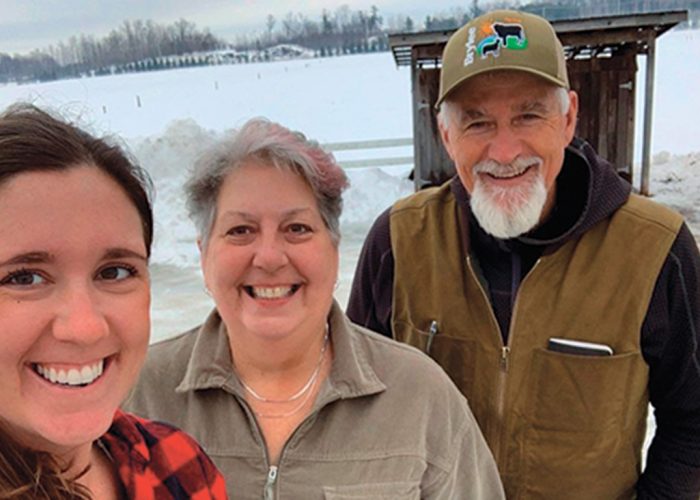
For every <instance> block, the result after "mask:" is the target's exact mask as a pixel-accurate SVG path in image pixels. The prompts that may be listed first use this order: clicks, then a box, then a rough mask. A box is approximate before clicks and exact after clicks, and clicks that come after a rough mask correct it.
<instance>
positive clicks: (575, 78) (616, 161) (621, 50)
mask: <svg viewBox="0 0 700 500" xmlns="http://www.w3.org/2000/svg"><path fill="white" fill-rule="evenodd" d="M687 17H688V14H687V11H684V10H682V11H668V12H653V13H645V14H633V15H617V16H606V17H595V18H588V19H576V20H559V21H552V26H554V29H555V31H556V33H557V36H558V37H559V39H560V40H561V42H562V44H563V45H564V51H565V53H566V57H567V66H568V70H569V80H570V83H571V88H572V89H573V90H575V91H576V92H578V94H579V100H580V106H579V120H578V125H577V130H576V134H577V135H578V136H579V137H582V138H584V139H586V140H587V141H588V142H590V143H591V144H592V145H593V147H594V148H596V150H597V151H598V152H599V153H600V154H601V155H602V156H603V157H605V158H607V159H608V160H610V162H611V163H613V165H615V168H616V169H617V170H618V172H619V173H620V174H621V175H623V176H624V177H626V178H629V179H631V178H632V162H633V158H634V124H635V81H636V78H635V77H636V73H637V60H636V56H637V55H639V54H643V55H645V56H646V59H647V60H646V66H647V68H648V70H647V72H646V82H645V96H646V97H645V104H644V138H643V142H644V144H643V153H642V181H641V186H640V191H641V192H642V193H644V194H648V179H649V162H650V140H651V123H652V103H653V95H654V67H655V53H656V51H655V46H656V39H657V38H658V37H659V36H660V35H662V34H663V33H664V32H666V31H668V30H669V29H671V28H672V27H674V26H675V25H677V24H678V23H681V22H683V21H685V20H686V19H687ZM453 32H454V30H449V31H431V32H422V33H410V34H394V35H390V36H389V44H390V46H391V50H392V52H393V54H394V59H395V60H396V64H397V65H399V66H410V67H411V68H412V70H411V80H412V89H413V140H414V157H415V170H414V182H415V186H416V190H418V189H421V188H423V187H426V186H428V185H434V184H439V183H440V182H442V181H443V180H445V179H446V178H448V177H450V176H452V175H453V174H454V167H453V165H452V162H451V161H450V159H449V157H448V156H447V153H446V152H445V150H444V148H443V147H442V143H441V142H440V137H439V132H438V127H437V122H436V111H435V109H434V103H435V101H436V100H437V95H438V87H439V74H440V66H441V58H442V50H443V48H444V46H445V43H446V42H447V39H448V38H449V37H450V35H451V34H452V33H453Z"/></svg>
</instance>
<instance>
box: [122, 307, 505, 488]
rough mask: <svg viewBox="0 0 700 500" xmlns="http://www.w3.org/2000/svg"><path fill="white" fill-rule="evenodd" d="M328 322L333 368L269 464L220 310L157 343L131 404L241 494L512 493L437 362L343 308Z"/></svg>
mask: <svg viewBox="0 0 700 500" xmlns="http://www.w3.org/2000/svg"><path fill="white" fill-rule="evenodd" d="M329 325H330V332H331V341H332V342H333V350H334V359H333V365H332V368H331V373H330V375H329V376H328V378H327V379H326V381H325V382H324V385H323V386H322V387H321V389H320V392H319V394H318V397H317V400H316V402H315V404H314V406H313V409H312V411H311V414H310V415H309V416H308V417H307V418H306V419H305V420H304V421H303V422H302V423H301V425H300V426H299V427H298V428H297V429H296V430H295V431H294V432H293V434H292V435H291V437H290V438H289V440H288V441H287V442H286V443H285V445H284V448H283V450H282V453H281V456H280V459H279V464H278V465H277V466H271V465H270V464H269V462H268V458H267V454H266V448H265V443H264V439H263V436H262V434H261V432H260V428H259V427H258V424H257V421H256V419H255V416H254V414H253V412H252V411H251V410H250V407H249V406H248V404H247V403H246V401H245V399H244V397H243V392H242V387H241V385H240V383H239V381H238V379H237V378H236V376H235V374H234V371H233V366H232V362H231V356H230V354H229V344H228V337H227V334H226V327H225V326H224V325H223V323H222V321H221V318H220V317H219V315H218V313H217V312H216V311H214V312H212V314H210V316H209V317H208V318H207V320H206V322H205V323H204V324H203V325H202V326H201V327H199V328H197V329H194V330H192V331H190V332H187V333H185V334H182V335H180V336H177V337H174V338H171V339H168V340H165V341H163V342H159V343H157V344H155V345H153V346H152V347H151V349H150V351H149V355H148V360H147V362H146V366H145V368H144V370H143V372H142V374H141V378H140V381H139V384H138V385H137V387H136V388H135V390H134V391H133V393H132V394H131V396H130V398H129V400H128V401H127V402H126V404H125V405H124V408H125V409H127V410H129V411H132V412H134V413H136V414H139V415H143V416H146V417H148V418H152V419H157V420H163V421H166V422H170V423H172V424H174V425H176V426H178V427H180V428H182V429H184V430H185V431H187V432H189V433H190V434H192V435H193V436H194V437H195V438H196V439H197V440H198V441H199V442H200V443H201V444H202V446H203V447H204V449H205V450H206V452H207V453H208V454H209V455H210V456H211V458H212V459H213V460H214V462H215V463H216V465H217V467H218V468H219V469H220V470H221V472H222V473H223V474H224V476H225V477H226V482H227V487H228V492H229V495H230V497H231V498H234V499H236V498H246V499H248V498H250V499H257V498H264V499H282V500H287V499H289V500H293V499H299V500H315V499H350V498H354V499H360V498H361V499H364V500H369V499H397V500H400V499H419V498H423V499H444V500H454V499H499V498H504V496H503V490H502V486H501V483H500V480H499V478H498V471H497V470H496V466H495V463H494V461H493V458H492V456H491V453H490V451H489V449H488V447H487V446H486V443H485V441H484V438H483V437H482V435H481V432H480V431H479V429H478V427H477V424H476V422H475V420H474V417H473V416H472V413H471V411H470V410H469V407H468V405H467V402H466V400H465V399H464V397H463V396H462V395H461V394H460V393H459V391H458V390H457V389H456V387H455V386H454V384H453V383H452V382H451V381H450V380H449V378H448V377H447V376H446V375H445V373H444V372H443V371H442V369H441V368H440V367H439V366H438V365H437V364H436V363H435V362H433V361H432V360H431V359H430V358H428V357H427V356H425V355H424V354H422V353H421V352H419V351H418V350H416V349H414V348H412V347H409V346H407V345H403V344H399V343H397V342H394V341H393V340H390V339H387V338H385V337H382V336H380V335H377V334H375V333H372V332H370V331H368V330H365V329H363V328H361V327H359V326H357V325H354V324H352V323H350V321H349V320H348V319H347V318H346V317H345V315H344V314H343V312H342V311H341V310H340V307H339V306H338V305H337V304H334V305H333V308H332V310H331V313H330V315H329Z"/></svg>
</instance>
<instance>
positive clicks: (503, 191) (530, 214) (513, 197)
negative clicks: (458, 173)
mask: <svg viewBox="0 0 700 500" xmlns="http://www.w3.org/2000/svg"><path fill="white" fill-rule="evenodd" d="M530 165H535V166H534V167H532V168H537V169H538V171H537V176H536V177H534V178H533V179H532V180H530V181H528V182H527V183H524V184H523V185H520V186H518V187H513V188H500V187H497V186H494V185H492V184H489V183H486V182H483V181H482V180H481V176H479V175H478V173H479V172H492V173H496V174H500V175H504V174H506V173H507V172H524V171H525V169H526V168H527V167H528V166H530ZM541 165H542V159H541V158H538V157H529V158H520V157H518V158H516V159H515V161H514V162H513V163H512V164H511V165H502V164H500V163H498V162H495V161H492V160H487V161H483V162H481V163H478V164H476V165H475V166H474V167H473V171H474V178H475V179H476V182H475V183H474V189H473V191H472V193H471V202H470V203H471V209H472V213H473V214H474V217H476V220H477V221H478V222H479V224H480V225H481V227H482V228H484V231H486V232H487V233H489V234H491V235H493V236H495V237H496V238H500V239H508V238H515V237H517V236H520V235H521V234H525V233H527V232H528V231H530V230H531V229H533V228H534V227H535V226H536V225H537V224H538V223H539V221H540V216H541V215H542V209H543V208H544V205H545V203H546V202H547V188H546V187H545V184H544V177H543V176H542V173H541V171H540V169H539V167H540V166H541Z"/></svg>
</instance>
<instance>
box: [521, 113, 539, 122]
mask: <svg viewBox="0 0 700 500" xmlns="http://www.w3.org/2000/svg"><path fill="white" fill-rule="evenodd" d="M540 118H541V117H540V115H536V114H534V113H525V114H523V115H520V116H519V117H518V120H519V121H520V122H523V123H530V122H534V121H537V120H539V119H540Z"/></svg>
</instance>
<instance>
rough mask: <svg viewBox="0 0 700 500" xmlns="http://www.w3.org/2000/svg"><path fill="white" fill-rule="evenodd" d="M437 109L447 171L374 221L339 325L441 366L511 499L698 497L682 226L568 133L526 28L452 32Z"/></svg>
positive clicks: (566, 113)
mask: <svg viewBox="0 0 700 500" xmlns="http://www.w3.org/2000/svg"><path fill="white" fill-rule="evenodd" d="M437 106H439V114H438V124H439V128H440V133H441V136H442V141H443V144H444V146H445V148H446V150H447V152H448V154H449V156H450V158H451V159H452V160H453V161H454V164H455V167H456V170H457V176H456V177H455V178H454V179H452V180H451V181H450V182H448V183H446V184H445V185H443V186H441V187H438V188H430V189H426V190H424V191H421V192H419V193H416V194H414V195H412V196H409V197H408V198H406V199H403V200H400V201H398V202H397V203H396V204H394V205H393V206H392V207H391V208H390V209H389V210H387V211H386V212H385V213H384V214H382V215H381V216H380V217H379V218H378V220H377V221H376V222H375V224H374V226H373V227H372V229H371V231H370V233H369V236H368V238H367V241H366V242H365V246H364V248H363V251H362V254H361V257H360V261H359V263H358V268H357V272H356V275H355V280H354V283H353V288H352V293H351V296H350V301H349V306H348V314H349V316H350V317H351V318H352V319H353V320H354V321H355V322H357V323H360V324H362V325H365V326H367V327H369V328H371V329H373V330H376V331H379V332H380V333H383V334H384V335H387V336H392V337H393V338H395V339H397V340H400V341H403V342H407V343H409V344H412V345H414V346H416V347H418V348H419V349H422V350H424V351H425V352H427V353H428V354H429V355H430V356H432V357H433V358H435V359H436V360H437V361H438V362H439V363H440V364H441V365H442V366H443V368H444V369H445V370H446V371H447V373H448V374H449V375H450V376H451V377H452V379H453V380H454V381H455V383H456V384H457V386H458V387H459V388H460V389H461V391H462V392H463V394H464V395H465V396H466V397H467V399H468V400H469V403H470V405H471V407H472V410H473V412H474V414H475V415H476V418H477V420H478V422H479V424H480V426H481V428H482V430H483V432H484V435H485V436H486V439H487V441H488V443H489V446H490V448H491V451H492V453H493V454H494V457H495V458H496V461H497V463H498V466H499V470H500V473H501V477H502V479H503V482H504V485H505V488H506V494H507V496H508V498H544V499H560V498H566V499H612V498H634V497H636V498H674V499H681V498H688V499H691V498H692V499H694V500H697V499H698V496H699V495H700V356H699V353H698V333H697V332H698V329H699V328H700V322H699V321H698V316H699V315H700V314H699V313H700V288H699V285H698V280H699V278H700V256H699V255H698V248H697V245H696V243H695V241H694V239H693V237H692V235H691V234H690V231H689V230H688V228H687V227H686V225H685V223H684V222H683V220H682V218H681V216H680V215H678V214H676V213H675V212H673V211H671V210H669V209H667V208H665V207H662V206H661V205H658V204H655V203H653V202H651V201H649V200H647V199H645V198H642V197H639V196H637V195H634V194H631V187H630V185H629V184H628V183H627V182H625V181H624V180H623V179H621V178H620V177H619V176H617V175H616V173H615V170H614V169H613V167H612V166H611V165H610V164H609V163H607V162H606V161H605V160H603V159H602V158H600V157H599V156H598V155H597V154H596V153H595V151H593V149H592V148H591V146H590V145H588V144H587V143H585V142H584V141H581V140H579V139H576V138H574V132H575V128H576V116H577V111H578V98H577V95H576V93H575V92H573V91H571V90H570V89H569V81H568V77H567V73H566V63H565V58H564V51H563V48H562V46H561V43H560V42H559V40H558V39H557V38H556V35H555V33H554V30H553V28H552V26H551V25H550V24H549V23H548V22H547V21H545V20H544V19H542V18H540V17H537V16H533V15H530V14H526V13H520V12H514V11H495V12H491V13H488V14H485V15H483V16H481V17H479V18H476V19H474V20H472V21H470V22H469V23H468V24H467V25H465V26H464V27H462V28H461V29H460V30H458V31H457V32H455V34H454V35H453V36H452V37H451V38H450V40H449V41H448V43H447V45H446V47H445V51H444V54H443V66H442V72H441V80H440V93H439V99H438V102H437ZM649 402H650V403H651V404H652V406H653V407H654V413H655V417H656V425H657V427H656V431H655V433H654V435H653V440H652V443H651V447H650V448H649V450H648V454H647V458H646V466H645V467H643V464H642V448H643V442H644V437H645V427H646V421H647V411H648V407H649Z"/></svg>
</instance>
